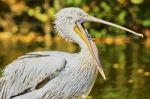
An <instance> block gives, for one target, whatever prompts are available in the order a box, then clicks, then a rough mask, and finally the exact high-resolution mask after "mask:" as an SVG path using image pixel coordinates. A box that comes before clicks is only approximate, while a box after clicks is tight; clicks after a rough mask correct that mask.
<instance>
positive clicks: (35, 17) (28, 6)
mask: <svg viewBox="0 0 150 99" xmlns="http://www.w3.org/2000/svg"><path fill="white" fill-rule="evenodd" d="M64 7H80V8H81V9H83V10H84V11H86V12H87V13H88V14H90V15H92V16H96V17H98V18H101V19H104V20H107V21H110V22H113V23H116V24H119V25H122V26H124V27H127V28H129V29H131V30H134V31H136V32H140V33H143V34H144V38H143V39H141V38H140V37H137V36H135V35H132V34H130V33H127V32H125V31H122V30H120V29H116V28H113V27H109V26H106V25H103V24H97V23H86V24H85V27H86V28H87V29H88V31H89V33H90V34H91V35H92V37H93V38H95V39H94V40H95V43H96V44H97V47H98V50H99V52H100V60H101V63H102V66H103V68H104V71H105V73H106V76H107V80H105V81H104V80H103V79H102V78H101V76H99V77H98V78H97V81H96V83H95V86H94V88H93V89H92V91H91V94H90V95H89V97H88V98H89V99H148V97H150V1H149V0H0V71H1V72H2V69H3V68H4V67H5V66H6V65H7V64H9V63H10V62H12V61H13V60H14V59H16V58H17V57H18V56H21V55H23V54H25V53H27V52H32V51H47V50H60V51H65V52H70V53H73V52H77V51H79V50H80V49H79V47H78V46H77V45H76V44H73V43H71V42H65V41H64V40H63V39H62V38H61V37H59V36H57V35H56V34H55V32H54V29H53V20H54V15H55V13H56V12H57V11H59V10H60V9H61V8H64ZM0 74H1V73H0Z"/></svg>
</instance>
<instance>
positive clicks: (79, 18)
mask: <svg viewBox="0 0 150 99" xmlns="http://www.w3.org/2000/svg"><path fill="white" fill-rule="evenodd" d="M55 18H56V19H55V28H56V30H57V31H58V32H59V34H60V35H61V36H62V37H64V38H67V39H69V40H71V41H74V42H76V43H78V44H79V45H80V47H83V46H84V47H87V48H88V50H89V52H90V54H91V55H92V57H93V58H94V60H95V63H96V65H97V69H98V70H99V72H100V74H101V75H102V77H103V78H104V79H105V74H104V72H103V69H102V67H101V64H100V62H99V59H98V56H97V53H96V52H95V47H94V45H93V42H92V41H91V38H90V36H89V34H88V32H87V30H86V29H85V28H84V27H83V26H82V23H83V22H87V21H91V22H99V23H103V24H107V25H110V26H114V27H117V28H120V29H122V30H125V31H128V32H130V33H133V34H135V35H138V36H141V37H143V35H142V34H138V33H136V32H134V31H132V30H129V29H127V28H125V27H122V26H119V25H116V24H114V23H111V22H107V21H104V20H102V19H98V18H95V17H92V16H90V15H88V14H87V13H86V12H84V11H83V10H81V9H80V8H74V7H70V8H64V9H61V10H60V11H59V12H58V13H57V14H56V16H55Z"/></svg>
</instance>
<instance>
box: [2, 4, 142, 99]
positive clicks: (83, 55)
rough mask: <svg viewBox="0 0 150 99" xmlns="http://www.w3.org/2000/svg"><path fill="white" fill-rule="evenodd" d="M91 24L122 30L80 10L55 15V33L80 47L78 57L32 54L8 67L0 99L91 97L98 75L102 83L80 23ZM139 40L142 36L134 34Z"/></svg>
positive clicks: (92, 46)
mask: <svg viewBox="0 0 150 99" xmlns="http://www.w3.org/2000/svg"><path fill="white" fill-rule="evenodd" d="M85 21H94V22H101V23H104V24H108V25H111V26H115V27H118V28H121V29H124V30H126V31H129V32H131V33H134V34H136V33H135V32H133V31H131V30H128V29H126V28H124V27H121V26H118V25H115V24H113V23H110V22H106V21H104V20H101V19H97V18H94V17H91V16H89V15H88V14H87V13H85V12H84V11H82V10H81V9H79V8H72V7H71V8H64V9H62V10H60V11H59V12H58V13H57V14H56V20H55V29H56V30H57V31H58V32H59V34H60V35H61V36H62V37H64V38H67V39H69V40H71V41H74V42H75V43H78V44H79V46H80V47H81V50H80V52H79V53H74V54H69V53H65V52H59V51H47V52H32V53H28V54H26V55H24V56H21V57H19V58H18V59H16V60H15V61H13V62H12V63H10V64H9V65H8V66H7V67H6V68H5V70H4V72H3V77H2V78H1V79H0V99H82V98H86V97H87V96H88V94H89V93H90V91H91V89H92V86H93V84H94V82H95V79H96V76H97V72H98V71H99V72H100V73H101V75H102V77H103V78H104V79H105V75H104V72H103V70H102V67H101V64H100V62H99V59H98V52H97V48H96V45H95V43H94V42H93V41H92V39H91V38H90V36H89V34H88V32H87V30H86V29H85V28H84V27H82V25H81V23H83V22H85ZM136 35H139V36H142V35H141V34H136Z"/></svg>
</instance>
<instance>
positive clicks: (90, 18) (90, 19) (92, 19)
mask: <svg viewBox="0 0 150 99" xmlns="http://www.w3.org/2000/svg"><path fill="white" fill-rule="evenodd" d="M84 20H85V21H92V22H99V23H103V24H107V25H110V26H113V27H117V28H120V29H122V30H125V31H128V32H130V33H132V34H135V35H137V36H141V37H142V38H143V34H139V33H136V32H134V31H132V30H129V29H127V28H125V27H122V26H119V25H117V24H114V23H111V22H107V21H104V20H102V19H98V18H95V17H92V16H88V17H85V18H84Z"/></svg>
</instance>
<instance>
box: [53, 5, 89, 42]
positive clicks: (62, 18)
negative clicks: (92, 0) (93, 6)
mask: <svg viewBox="0 0 150 99" xmlns="http://www.w3.org/2000/svg"><path fill="white" fill-rule="evenodd" d="M84 16H87V13H85V12H84V11H83V10H81V9H80V8H75V7H70V8H63V9H62V10H60V11H59V12H58V13H56V15H55V21H54V24H55V26H54V29H55V31H56V32H58V33H59V34H60V35H61V36H62V37H63V38H65V39H66V40H73V39H72V38H71V36H70V35H72V34H71V33H70V32H68V31H67V30H66V27H67V26H73V25H74V24H75V22H76V21H80V19H81V18H82V17H84Z"/></svg>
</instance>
